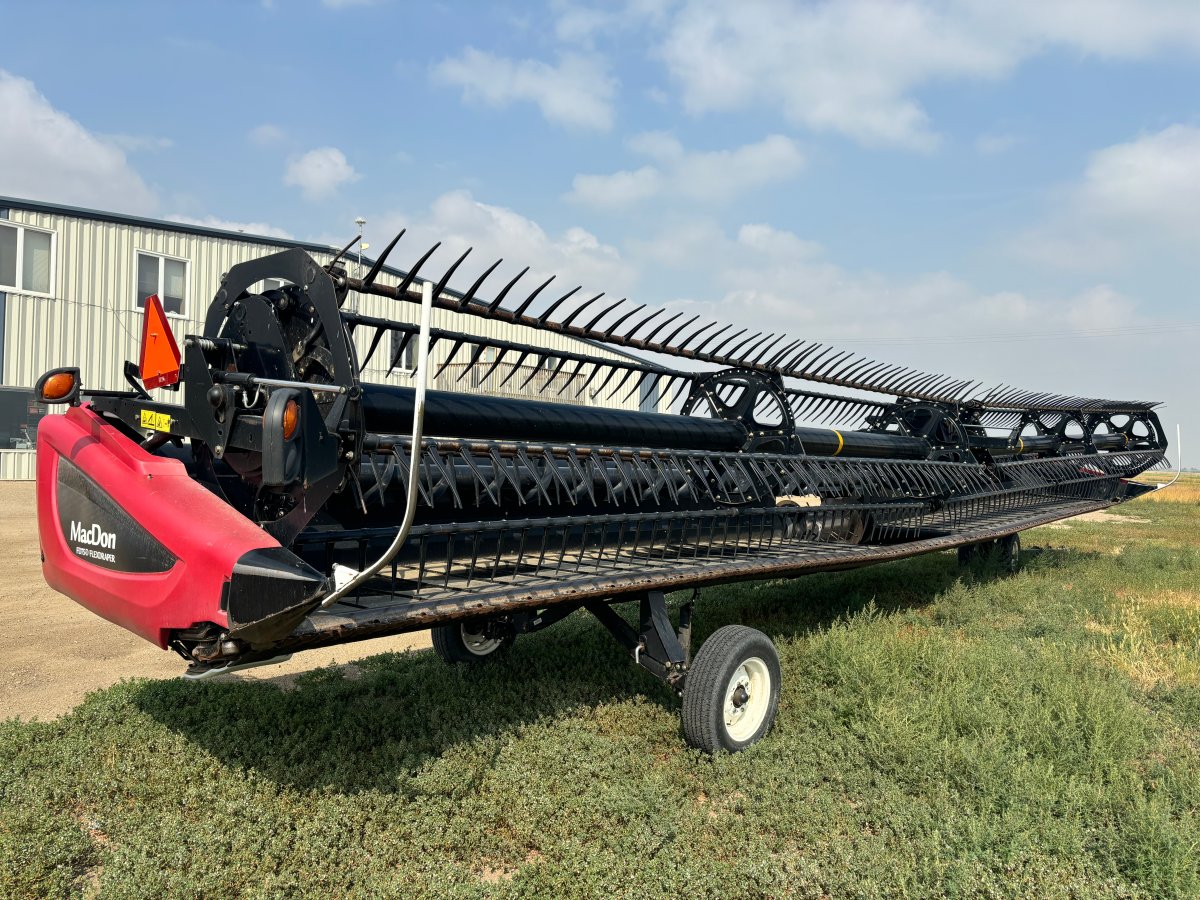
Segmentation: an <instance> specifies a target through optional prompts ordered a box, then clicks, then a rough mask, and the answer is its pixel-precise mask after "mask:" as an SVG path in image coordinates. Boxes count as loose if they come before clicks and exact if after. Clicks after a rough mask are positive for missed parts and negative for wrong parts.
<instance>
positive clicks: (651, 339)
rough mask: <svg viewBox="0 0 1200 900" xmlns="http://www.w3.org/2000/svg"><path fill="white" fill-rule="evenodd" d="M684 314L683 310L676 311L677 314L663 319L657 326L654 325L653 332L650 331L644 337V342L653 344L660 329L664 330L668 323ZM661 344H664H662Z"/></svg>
mask: <svg viewBox="0 0 1200 900" xmlns="http://www.w3.org/2000/svg"><path fill="white" fill-rule="evenodd" d="M682 315H683V313H682V312H677V313H675V315H673V316H671V317H670V318H668V319H663V320H662V321H661V322H659V323H658V324H657V325H656V326H654V330H653V331H651V332H650V333H649V334H648V335H646V336H645V337H644V338H642V343H645V344H652V343H654V336H655V335H656V334H658V333H659V332H660V331H662V330H663V329H664V328H666V327H667V326H668V325H670V324H671V323H672V322H674V321H675V320H676V319H678V318H679V317H680V316H682ZM659 346H662V345H661V344H660V345H659Z"/></svg>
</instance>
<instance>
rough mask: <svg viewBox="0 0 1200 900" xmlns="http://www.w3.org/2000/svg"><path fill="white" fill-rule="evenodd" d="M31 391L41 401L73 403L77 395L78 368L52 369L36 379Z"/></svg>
mask: <svg viewBox="0 0 1200 900" xmlns="http://www.w3.org/2000/svg"><path fill="white" fill-rule="evenodd" d="M33 392H34V395H35V396H36V397H37V399H38V401H39V402H41V403H74V402H75V401H76V399H77V398H78V397H79V370H78V369H74V368H72V369H53V370H51V371H49V372H47V373H46V374H45V375H43V376H42V377H41V378H39V379H38V382H37V384H36V385H35V386H34V390H33Z"/></svg>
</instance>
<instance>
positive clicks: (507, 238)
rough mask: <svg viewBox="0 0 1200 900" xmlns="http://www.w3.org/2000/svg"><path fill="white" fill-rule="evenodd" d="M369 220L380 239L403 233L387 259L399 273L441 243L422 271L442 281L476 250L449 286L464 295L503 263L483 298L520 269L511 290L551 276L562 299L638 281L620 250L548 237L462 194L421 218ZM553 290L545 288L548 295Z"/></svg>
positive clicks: (571, 237)
mask: <svg viewBox="0 0 1200 900" xmlns="http://www.w3.org/2000/svg"><path fill="white" fill-rule="evenodd" d="M367 218H368V221H371V222H378V223H379V225H378V226H375V225H372V229H373V230H374V231H375V233H377V234H387V235H390V234H394V233H395V232H397V231H399V230H400V228H402V227H406V228H407V229H408V233H407V234H406V235H405V237H404V239H403V240H402V241H401V244H400V246H399V247H398V248H397V250H396V251H395V252H394V254H393V258H392V263H393V264H395V265H398V266H401V267H404V266H406V265H410V264H411V263H412V262H413V261H414V260H415V259H416V258H417V255H418V254H420V253H423V252H424V251H425V250H426V249H428V248H429V247H430V246H432V245H433V243H434V242H435V241H441V242H442V247H441V248H440V249H439V250H438V251H437V252H436V253H435V254H434V256H433V257H431V259H430V262H429V263H428V264H427V265H428V266H429V268H428V270H425V269H423V270H422V271H428V273H429V274H430V276H431V277H433V276H434V275H438V276H440V274H441V273H442V272H444V271H445V270H446V268H447V267H448V266H449V265H450V263H451V262H453V261H454V260H455V259H456V258H457V257H458V256H459V255H460V254H461V253H462V252H463V251H464V250H466V249H467V248H468V247H474V251H473V252H472V253H471V255H470V256H469V257H468V258H467V261H466V262H464V263H463V266H462V268H461V269H459V271H458V273H457V275H456V277H455V279H454V281H453V282H452V284H451V286H452V287H460V288H463V289H465V288H466V287H468V286H470V284H471V283H472V282H474V280H475V278H476V277H478V275H479V274H481V273H482V272H483V270H484V269H486V268H487V267H488V266H490V265H491V264H492V263H493V262H495V261H496V260H497V259H501V258H503V259H504V260H505V262H504V264H503V265H502V266H500V267H499V268H498V269H497V271H496V272H494V273H493V274H492V275H491V277H490V278H489V280H488V282H487V285H488V287H487V289H486V290H485V291H483V294H482V295H483V296H494V295H495V294H496V293H497V292H498V291H499V289H500V287H502V286H503V285H504V283H505V282H506V281H507V280H508V279H509V278H512V277H513V276H514V275H515V274H516V273H517V272H519V271H520V270H521V269H522V268H524V267H525V266H530V273H529V274H527V275H526V276H525V277H524V278H522V280H521V282H520V283H519V284H518V287H517V288H514V291H519V289H520V288H521V286H524V290H526V291H529V290H532V289H533V288H534V287H536V286H537V284H540V283H541V282H542V281H544V280H545V279H546V278H548V277H549V276H550V275H556V276H557V277H556V279H555V282H554V287H556V288H558V289H559V293H562V292H563V291H566V290H567V289H569V288H571V287H574V286H575V285H577V284H582V285H584V286H585V287H592V288H594V290H593V293H595V292H596V291H601V290H604V291H608V292H610V293H612V292H615V291H624V290H627V289H628V288H629V287H631V286H632V285H633V283H634V281H635V280H636V270H635V268H634V267H633V266H632V265H630V264H629V263H628V262H627V261H625V260H624V259H622V257H621V254H620V252H619V251H618V250H617V248H616V247H613V246H611V245H609V244H605V243H603V242H602V241H600V240H599V238H597V237H596V236H595V235H594V234H592V233H591V232H589V231H587V230H585V229H583V228H579V227H572V228H567V229H565V230H564V231H563V232H561V233H560V234H557V235H555V234H549V233H547V232H546V231H545V229H543V228H542V227H541V226H540V225H538V223H537V222H534V221H533V220H532V219H529V218H527V217H525V216H522V215H521V214H520V213H518V212H516V211H515V210H512V209H509V208H507V207H503V206H493V205H490V204H487V203H482V202H480V201H479V200H477V199H475V197H473V196H472V195H471V193H470V192H469V191H465V190H456V191H450V192H448V193H445V194H442V195H441V196H440V197H438V198H437V199H436V200H435V201H434V202H433V203H432V204H431V205H430V208H429V209H428V210H427V211H426V212H424V213H422V214H420V215H416V216H412V215H399V214H394V213H393V214H388V215H382V216H381V215H376V216H373V217H372V216H368V217H367ZM380 242H381V243H382V242H383V241H382V239H381V241H380ZM406 247H407V248H408V249H407V251H406V250H405V248H406ZM551 290H552V289H551V288H547V293H549V292H550V291H551ZM618 296H619V295H618Z"/></svg>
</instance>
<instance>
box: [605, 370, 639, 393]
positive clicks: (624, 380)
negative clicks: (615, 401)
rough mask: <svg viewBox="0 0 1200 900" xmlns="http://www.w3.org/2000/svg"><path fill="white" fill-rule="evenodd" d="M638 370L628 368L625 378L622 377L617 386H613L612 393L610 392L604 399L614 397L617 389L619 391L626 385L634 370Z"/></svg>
mask: <svg viewBox="0 0 1200 900" xmlns="http://www.w3.org/2000/svg"><path fill="white" fill-rule="evenodd" d="M637 371H638V370H637V369H626V370H625V377H624V378H622V379H621V380H620V381H619V382H618V383H617V386H616V387H615V388H613V389H612V392H611V393H610V394H609V395H608V396H607V397H605V398H604V399H605V400H611V399H612V398H613V394H615V393H616V392H617V391H619V390H620V389H621V388H623V387H625V382H627V381H628V380H629V376H631V375H632V374H633V373H634V372H637Z"/></svg>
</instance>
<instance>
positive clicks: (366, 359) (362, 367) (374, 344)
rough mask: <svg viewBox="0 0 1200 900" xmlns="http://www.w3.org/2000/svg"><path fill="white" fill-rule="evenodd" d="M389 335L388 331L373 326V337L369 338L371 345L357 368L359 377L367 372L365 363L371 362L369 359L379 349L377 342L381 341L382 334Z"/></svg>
mask: <svg viewBox="0 0 1200 900" xmlns="http://www.w3.org/2000/svg"><path fill="white" fill-rule="evenodd" d="M390 333H391V332H390V331H389V330H388V329H386V328H384V327H382V326H379V325H377V326H375V335H374V336H373V337H372V338H371V345H370V346H369V347H368V348H367V355H366V356H365V357H363V361H362V364H361V365H360V366H359V367H358V374H359V375H361V374H362V373H363V372H365V371H367V363H369V362H370V361H371V357H372V356H374V355H375V351H376V350H378V349H379V342H380V341H382V340H383V336H384V334H390Z"/></svg>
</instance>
